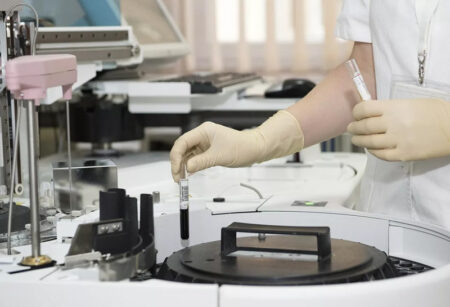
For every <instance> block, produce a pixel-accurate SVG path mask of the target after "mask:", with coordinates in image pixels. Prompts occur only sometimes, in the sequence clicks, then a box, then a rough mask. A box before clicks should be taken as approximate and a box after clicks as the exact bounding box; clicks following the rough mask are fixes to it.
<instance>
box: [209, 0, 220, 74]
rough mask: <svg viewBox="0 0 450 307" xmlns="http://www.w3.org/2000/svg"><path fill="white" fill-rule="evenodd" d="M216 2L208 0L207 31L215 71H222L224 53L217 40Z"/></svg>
mask: <svg viewBox="0 0 450 307" xmlns="http://www.w3.org/2000/svg"><path fill="white" fill-rule="evenodd" d="M216 1H217V0H213V1H211V0H208V2H207V3H208V4H207V11H206V19H207V22H206V29H207V32H208V41H209V44H210V46H211V53H210V61H211V68H212V70H213V71H221V70H222V69H223V61H222V52H221V50H220V43H219V42H218V40H217V27H216Z"/></svg>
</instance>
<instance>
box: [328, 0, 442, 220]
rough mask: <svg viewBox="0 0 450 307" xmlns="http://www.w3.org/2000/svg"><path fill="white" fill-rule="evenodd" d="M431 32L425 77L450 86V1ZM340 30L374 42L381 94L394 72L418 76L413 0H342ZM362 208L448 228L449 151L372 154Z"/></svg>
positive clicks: (351, 37) (384, 94)
mask: <svg viewBox="0 0 450 307" xmlns="http://www.w3.org/2000/svg"><path fill="white" fill-rule="evenodd" d="M430 33H431V36H430V38H431V42H430V49H429V56H428V59H427V63H426V77H425V78H426V79H429V80H433V81H436V82H440V83H442V84H443V85H446V86H447V89H449V88H450V1H447V0H441V1H440V3H439V6H438V8H437V11H436V14H435V16H434V18H433V23H432V27H431V32H430ZM336 34H337V36H338V37H340V38H343V39H346V40H352V41H359V42H367V43H372V46H373V54H374V63H375V76H376V84H377V97H378V99H389V97H390V94H391V93H390V91H391V84H392V82H393V80H394V79H396V76H402V77H408V78H411V79H414V78H415V79H417V71H418V60H417V51H418V41H419V28H418V22H417V17H416V11H415V0H372V1H371V0H344V3H343V8H342V12H341V14H340V16H339V18H338V21H337V26H336ZM449 103H450V102H449ZM399 116H401V114H399ZM449 120H450V119H449ZM358 209H360V210H364V211H371V212H379V213H383V214H388V215H391V216H396V217H400V218H404V219H410V220H416V221H422V222H426V223H432V224H435V225H439V226H442V227H444V228H447V229H450V157H443V158H438V159H430V160H425V161H414V162H406V163H403V162H386V161H383V160H380V159H378V158H376V157H374V156H373V155H370V154H369V157H368V163H367V167H366V171H365V175H364V178H363V182H362V186H361V200H360V204H359V206H358Z"/></svg>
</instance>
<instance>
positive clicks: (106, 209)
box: [100, 190, 125, 221]
mask: <svg viewBox="0 0 450 307" xmlns="http://www.w3.org/2000/svg"><path fill="white" fill-rule="evenodd" d="M124 199H125V197H123V196H122V195H121V194H120V193H117V192H115V191H111V190H110V191H108V192H103V191H100V221H105V220H112V219H119V218H123V203H124Z"/></svg>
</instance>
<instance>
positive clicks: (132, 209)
mask: <svg viewBox="0 0 450 307" xmlns="http://www.w3.org/2000/svg"><path fill="white" fill-rule="evenodd" d="M124 209H125V216H124V218H125V222H126V223H127V228H128V234H129V236H130V249H131V248H133V247H135V246H136V245H137V243H138V242H139V228H138V216H137V199H136V198H135V197H126V198H125V206H124Z"/></svg>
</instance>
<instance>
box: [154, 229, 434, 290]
mask: <svg viewBox="0 0 450 307" xmlns="http://www.w3.org/2000/svg"><path fill="white" fill-rule="evenodd" d="M237 233H256V234H258V235H257V236H252V237H240V238H237ZM396 261H397V263H400V261H399V260H396ZM402 263H403V262H402ZM410 266H411V267H413V264H411V265H410ZM421 268H422V269H423V270H426V269H429V268H427V267H425V266H423V265H422V266H421ZM400 275H402V274H401V272H400V271H399V270H398V269H397V266H396V265H395V264H394V263H393V262H392V261H391V260H390V258H389V257H388V256H387V255H386V254H385V253H384V252H382V251H380V250H378V249H376V248H374V247H371V246H367V245H365V244H361V243H357V242H351V241H347V240H339V239H331V238H330V229H329V228H328V227H289V226H269V225H256V224H243V223H233V224H231V225H230V226H228V227H225V228H223V229H222V236H221V241H214V242H209V243H204V244H199V245H196V246H192V247H188V248H185V249H182V250H180V251H178V252H175V253H173V254H172V255H171V256H170V257H168V258H167V259H166V261H165V262H164V264H163V265H162V267H161V269H160V271H159V275H158V277H159V278H161V279H165V280H174V281H182V282H197V283H217V284H241V285H311V284H334V283H349V282H356V281H370V280H379V279H386V278H392V277H397V276H400Z"/></svg>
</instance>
